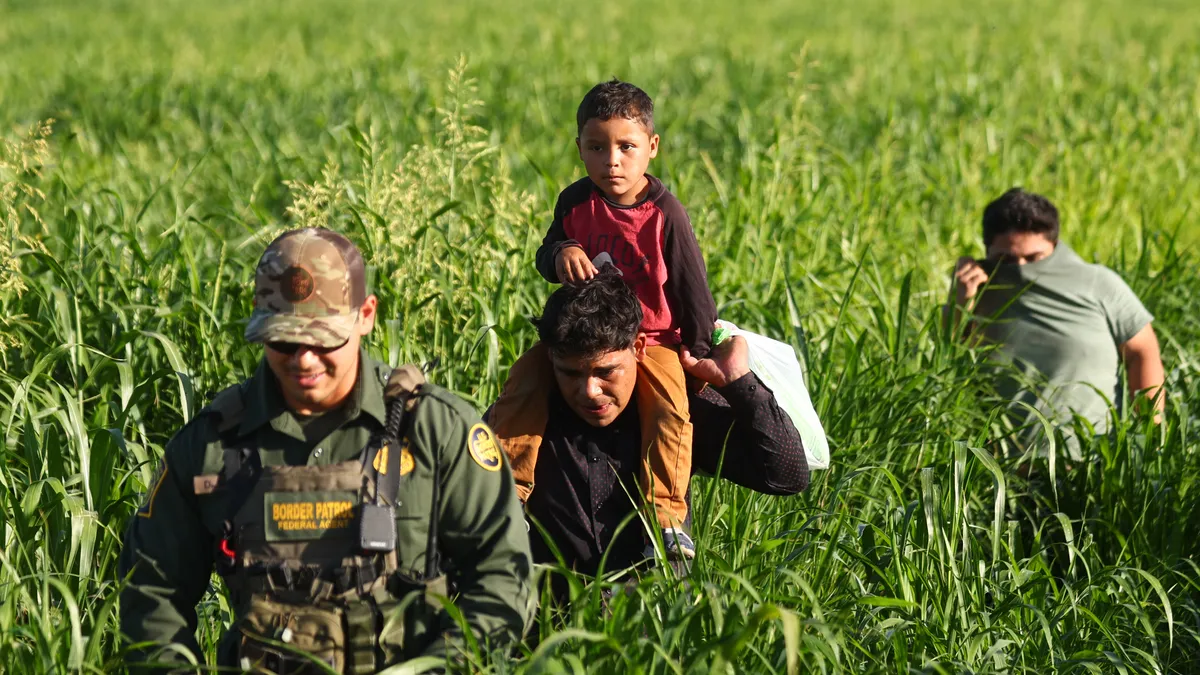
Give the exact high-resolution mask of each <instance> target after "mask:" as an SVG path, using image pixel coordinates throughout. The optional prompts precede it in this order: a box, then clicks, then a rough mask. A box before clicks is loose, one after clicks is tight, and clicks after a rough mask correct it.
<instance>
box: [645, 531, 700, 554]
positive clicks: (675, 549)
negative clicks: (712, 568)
mask: <svg viewBox="0 0 1200 675" xmlns="http://www.w3.org/2000/svg"><path fill="white" fill-rule="evenodd" d="M662 539H663V546H665V547H666V549H667V559H668V560H691V559H692V558H695V557H696V545H695V544H694V543H692V538H691V537H689V536H688V535H687V532H684V531H683V530H681V529H679V528H677V527H664V528H663V531H662ZM642 555H644V556H645V557H647V558H653V557H654V544H650V545H648V546H646V550H645V552H644V553H643V554H642Z"/></svg>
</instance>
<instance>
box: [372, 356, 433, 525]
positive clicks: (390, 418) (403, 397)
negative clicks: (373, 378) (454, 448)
mask: <svg viewBox="0 0 1200 675" xmlns="http://www.w3.org/2000/svg"><path fill="white" fill-rule="evenodd" d="M423 384H425V375H424V374H422V373H421V370H420V369H419V368H417V367H416V366H412V365H404V366H400V367H399V368H396V369H395V370H393V371H392V374H391V376H390V377H388V381H387V384H386V385H385V386H384V397H385V398H386V399H387V401H388V409H387V420H386V422H385V423H384V427H383V434H382V436H381V437H380V438H379V439H378V440H377V441H376V442H374V443H371V444H369V445H368V446H367V447H368V448H370V447H371V446H375V447H379V448H382V447H384V446H389V452H388V453H387V456H386V458H385V461H384V463H383V464H380V465H376V464H375V463H374V462H370V463H369V464H368V462H369V461H370V457H369V456H370V455H374V454H375V453H364V456H363V467H364V469H365V468H368V467H369V468H370V470H371V471H373V472H374V477H375V503H376V504H379V503H380V502H383V503H385V504H395V503H396V496H397V494H398V493H399V492H400V455H401V453H400V448H401V446H402V445H403V443H404V437H405V435H406V434H407V433H408V427H409V418H410V417H411V414H412V413H413V412H414V411H415V410H416V405H417V398H418V397H417V394H418V392H420V390H421V385H423ZM381 469H382V470H381Z"/></svg>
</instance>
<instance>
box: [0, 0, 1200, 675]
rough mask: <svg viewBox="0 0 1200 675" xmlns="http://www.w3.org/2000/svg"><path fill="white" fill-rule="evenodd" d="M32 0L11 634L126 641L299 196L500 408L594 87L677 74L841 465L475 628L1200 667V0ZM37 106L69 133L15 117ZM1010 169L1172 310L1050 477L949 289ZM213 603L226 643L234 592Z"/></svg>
mask: <svg viewBox="0 0 1200 675" xmlns="http://www.w3.org/2000/svg"><path fill="white" fill-rule="evenodd" d="M0 17H3V20H0V54H3V57H0V128H2V129H3V132H4V137H5V138H7V139H10V140H11V141H12V143H11V144H9V145H5V146H4V147H5V150H4V153H5V154H4V155H3V158H2V159H0V197H2V199H0V209H2V210H0V224H2V226H3V231H2V232H0V254H2V255H0V348H2V349H3V351H2V352H0V371H2V372H0V430H2V432H3V436H2V438H3V462H2V463H0V513H2V514H3V530H2V531H3V539H4V541H3V547H2V549H0V670H3V671H5V672H13V673H16V672H85V671H86V672H113V671H118V670H120V668H121V665H120V663H121V648H122V647H121V644H120V643H119V640H118V637H117V634H116V614H117V607H116V594H115V591H116V589H117V588H118V587H119V580H118V579H117V578H116V573H115V560H116V556H117V552H118V550H119V545H120V535H121V532H122V530H123V528H124V524H125V521H126V519H127V517H128V516H129V515H130V514H131V512H132V511H133V510H134V509H135V508H136V507H137V505H138V503H139V501H140V494H141V493H142V491H143V490H144V488H145V485H146V484H147V483H148V482H149V480H150V478H151V475H152V472H153V470H154V465H155V462H156V460H157V458H158V456H159V455H160V454H161V452H162V446H163V444H164V443H165V442H166V440H167V439H168V438H169V437H170V435H171V434H172V433H173V432H174V430H175V429H177V428H178V427H179V426H180V425H182V424H183V423H184V422H186V421H187V420H188V419H189V418H190V416H191V415H193V414H195V413H196V411H198V410H199V408H200V407H201V406H202V405H203V404H204V402H205V401H206V400H207V399H208V397H209V396H210V395H211V394H212V393H213V392H215V391H218V390H220V389H221V388H222V387H224V386H226V385H227V384H229V383H232V382H235V381H237V380H238V379H240V378H243V377H245V376H246V375H247V374H248V373H249V372H251V370H252V368H253V366H254V364H255V363H256V361H257V359H258V358H259V354H258V352H257V351H256V350H255V349H254V348H252V347H251V346H249V345H247V344H245V343H244V341H243V340H242V338H241V333H242V330H243V327H244V323H243V322H244V320H245V318H246V317H247V315H248V314H249V310H250V290H249V289H250V284H251V283H252V269H253V265H254V262H255V260H256V259H257V257H258V255H259V254H260V253H261V250H262V248H263V246H265V244H266V242H267V241H269V239H270V238H271V237H272V236H273V235H274V234H275V233H277V232H279V231H281V230H282V229H284V228H287V227H291V226H293V225H296V224H299V223H324V224H328V225H330V226H332V227H337V228H340V229H343V230H345V231H347V232H349V233H350V234H351V235H352V236H353V237H354V238H355V239H356V241H358V242H359V244H360V245H361V246H362V248H363V249H364V253H365V254H366V256H367V258H368V261H369V263H370V265H371V270H372V271H371V284H372V286H373V289H374V291H375V292H376V293H377V294H379V296H380V299H381V303H382V308H383V311H382V313H381V319H382V321H381V323H380V325H379V326H378V327H377V329H376V331H375V333H374V334H373V336H372V338H371V341H370V349H371V351H372V352H373V353H375V354H376V355H378V356H381V357H382V358H385V359H387V360H389V361H391V362H392V363H399V362H405V361H418V362H426V361H432V360H434V359H438V360H439V362H440V366H439V367H438V369H437V370H436V371H435V373H434V378H435V379H436V380H437V381H439V382H440V383H442V384H446V385H448V386H450V387H452V388H454V389H456V390H458V391H460V392H462V393H463V394H464V395H465V396H468V397H471V398H473V399H474V400H475V401H476V402H477V403H478V404H479V405H480V407H481V408H482V407H483V406H485V405H486V404H487V403H488V402H489V401H490V400H491V399H492V398H493V397H494V396H495V395H496V393H497V392H498V387H499V384H500V383H501V382H502V381H503V377H504V375H505V373H506V368H507V365H508V364H510V363H511V362H512V361H513V360H515V358H516V356H517V355H518V354H520V353H521V352H522V351H523V349H524V348H525V347H527V346H528V345H529V344H530V342H531V341H532V339H533V330H532V328H531V326H530V325H529V323H528V321H527V317H529V316H531V315H533V314H536V313H537V312H538V310H539V308H540V306H541V303H542V301H543V300H544V298H545V296H546V295H547V293H548V292H549V290H550V287H549V286H548V285H547V284H545V283H544V282H543V281H541V280H540V278H539V277H538V276H537V275H536V273H535V272H534V271H533V269H532V261H533V252H534V250H535V249H536V246H537V244H538V243H539V241H540V237H541V234H542V232H543V231H544V228H545V226H546V224H547V223H548V220H549V217H550V210H551V208H552V206H553V200H554V197H555V196H556V194H557V190H559V189H560V188H561V187H562V186H564V185H566V184H567V183H568V182H569V181H571V180H573V179H574V178H575V177H577V176H578V175H580V173H581V169H580V167H579V165H578V161H577V158H576V157H575V156H574V148H573V142H572V138H573V133H574V127H573V121H572V120H573V114H574V107H575V105H576V104H577V102H578V99H579V98H580V97H581V96H582V94H583V92H584V91H586V89H587V88H588V87H589V86H590V85H591V84H593V83H594V82H596V81H598V80H600V79H604V78H607V77H610V76H613V75H617V76H620V77H622V78H624V79H629V80H632V81H634V82H637V83H639V84H641V85H642V86H644V87H645V88H646V89H647V90H648V91H649V92H650V93H651V95H652V96H654V97H655V101H656V104H657V108H658V120H657V122H658V126H659V130H660V132H661V133H662V134H663V150H662V153H661V154H660V157H659V159H658V160H656V161H655V163H654V164H653V165H652V170H653V171H655V172H657V173H658V174H659V175H661V176H662V177H663V178H664V179H665V180H666V182H667V183H668V184H669V185H670V186H671V188H672V189H673V190H674V191H675V192H676V194H678V195H679V196H680V197H681V199H682V201H683V202H684V203H685V205H686V206H687V207H688V209H689V211H690V213H691V216H692V219H693V222H694V225H695V228H696V231H697V234H698V237H699V240H700V243H701V247H702V249H703V250H704V253H705V255H706V258H707V260H708V265H709V275H710V284H711V286H712V288H713V292H714V294H715V296H716V298H717V300H718V303H719V304H720V308H721V314H722V316H723V317H725V318H728V319H731V320H733V321H735V322H736V323H738V324H739V325H742V326H745V327H747V328H749V329H751V330H756V331H759V332H762V333H764V334H768V335H772V336H774V337H777V338H780V339H785V340H788V341H791V342H792V343H793V344H794V345H795V346H796V347H797V349H798V350H799V351H800V353H801V354H802V355H803V358H804V361H805V364H806V367H807V377H808V384H809V386H810V389H811V391H812V393H813V397H814V402H815V403H816V406H817V408H818V411H819V412H820V414H821V417H822V420H823V421H824V423H825V426H826V430H827V432H828V434H829V436H830V439H831V442H832V444H833V448H834V453H833V459H834V467H833V468H832V469H831V470H829V471H825V472H820V473H816V474H814V477H813V484H812V486H811V487H810V489H809V491H808V492H807V493H805V494H803V495H801V496H798V497H795V498H770V497H765V496H762V495H757V494H754V493H751V492H748V491H745V490H742V489H739V488H734V487H732V486H730V485H728V484H725V483H723V482H721V481H714V480H706V479H699V480H697V481H695V483H694V485H695V487H694V498H695V499H694V509H695V515H696V534H697V536H698V541H699V543H700V548H701V551H700V555H699V557H698V559H697V562H696V568H697V569H696V574H695V575H694V576H693V577H692V579H691V581H690V583H688V584H683V583H680V582H679V581H678V580H677V579H674V578H672V577H671V576H669V575H667V576H654V575H651V578H650V579H649V580H648V581H647V582H645V583H643V584H642V585H640V586H638V588H637V589H636V590H635V591H634V592H632V593H628V594H627V593H625V592H623V591H622V590H621V589H623V588H624V586H623V581H624V579H623V578H616V579H605V580H601V581H599V582H595V583H589V580H586V579H580V578H576V577H574V576H573V575H568V576H570V577H571V579H572V581H573V584H574V586H573V587H574V589H575V593H576V599H575V602H573V603H572V604H571V605H570V606H569V607H567V608H563V609H561V610H555V609H553V608H551V607H549V606H547V607H545V608H544V609H543V610H542V616H543V620H542V621H541V622H540V623H539V626H538V628H537V631H538V634H537V635H535V636H531V639H530V640H529V642H528V643H527V645H526V646H525V648H524V649H523V650H521V651H522V652H523V656H524V658H522V659H520V660H517V661H513V660H510V659H507V658H493V656H494V655H489V654H486V653H479V652H476V651H472V652H471V653H470V654H467V655H465V658H467V659H468V662H469V663H471V664H472V666H473V667H474V668H476V669H479V670H489V671H492V672H498V673H510V672H539V673H540V672H546V673H551V672H573V673H574V672H641V673H683V672H713V671H719V672H788V673H794V672H826V673H833V672H855V673H857V672H880V673H884V672H887V673H906V672H964V671H970V672H1004V673H1015V672H1029V673H1045V672H1089V673H1090V672H1101V673H1107V672H1113V673H1143V672H1144V673H1166V672H1196V671H1197V667H1196V666H1195V665H1194V664H1196V663H1200V606H1198V599H1200V568H1198V567H1197V563H1196V557H1197V553H1198V552H1200V551H1198V544H1197V542H1198V541H1200V524H1198V522H1200V521H1198V520H1197V518H1196V514H1197V513H1200V503H1198V502H1200V497H1198V486H1197V485H1196V481H1197V478H1198V477H1200V455H1198V453H1200V431H1198V429H1197V419H1198V418H1197V413H1196V411H1195V409H1194V407H1195V405H1196V403H1195V402H1196V401H1198V400H1200V378H1198V376H1197V370H1198V367H1200V365H1198V364H1200V346H1198V345H1200V323H1198V322H1197V319H1196V317H1197V316H1200V301H1198V300H1197V299H1196V296H1195V295H1194V293H1193V290H1194V288H1195V284H1196V279H1197V278H1200V258H1198V257H1197V254H1196V251H1195V246H1196V244H1197V243H1200V229H1198V228H1197V227H1196V226H1195V224H1194V223H1193V220H1194V214H1193V205H1192V203H1193V201H1194V199H1192V197H1194V196H1195V195H1197V194H1200V179H1198V178H1197V174H1196V173H1195V172H1194V171H1193V170H1192V166H1193V165H1194V164H1195V159H1194V157H1195V148H1197V147H1200V115H1198V113H1197V111H1198V110H1200V90H1198V89H1197V85H1196V81H1197V80H1196V77H1195V74H1196V73H1197V72H1200V48H1198V47H1197V44H1196V42H1195V39H1194V36H1195V34H1196V32H1197V29H1198V28H1200V10H1198V9H1197V8H1195V7H1194V6H1193V5H1192V4H1191V3H1184V2H1163V3H1157V4H1155V5H1153V6H1146V7H1134V6H1127V5H1126V4H1125V3H1120V2H1116V1H1115V0H1102V1H1101V2H1079V1H1074V2H1070V1H1069V2H1065V3H1048V2H1033V1H1031V0H1018V1H1017V2H1010V3H1000V2H991V1H988V2H984V3H982V4H979V5H978V6H970V7H968V6H965V5H962V6H960V5H959V4H958V3H952V2H947V1H946V0H918V1H917V2H913V3H900V2H888V1H885V0H856V1H855V2H851V3H842V4H833V5H830V4H807V5H806V4H801V3H792V2H784V1H782V0H766V1H765V2H761V3H756V4H754V5H747V6H732V7H731V6H726V5H724V4H723V3H717V2H713V1H711V0H701V2H699V3H696V4H694V5H690V6H688V7H687V8H686V9H685V8H681V7H676V6H674V5H672V4H667V3H644V2H643V3H633V2H627V1H625V0H621V1H620V2H617V3H608V4H604V5H597V6H588V7H570V6H560V3H552V2H548V1H546V0H521V1H520V2H517V3H511V4H506V5H493V4H487V3H480V2H464V3H457V4H452V5H447V4H445V3H442V4H434V5H419V6H410V5H398V4H392V3H383V2H375V1H369V0H355V1H353V2H345V3H338V4H325V3H317V2H314V1H312V0H300V1H299V2H289V3H282V2H261V3H254V4H242V3H228V2H214V3H208V4H203V5H198V4H193V3H182V2H177V1H176V0H168V1H167V2H160V3H145V2H134V1H132V0H130V1H118V0H105V1H102V2H96V3H87V4H78V5H75V4H71V3H60V2H43V3H25V2H11V1H10V2H0ZM48 118H53V119H55V120H56V121H55V122H54V125H53V133H52V134H51V135H50V136H49V139H48V145H46V146H45V147H42V146H39V145H38V144H37V142H36V138H37V137H38V136H37V134H36V133H35V134H34V136H33V139H34V140H33V141H29V142H22V141H21V140H20V139H24V138H28V136H27V135H26V133H25V131H24V130H25V129H27V128H29V127H30V125H35V124H37V123H39V122H40V121H41V120H45V119H48ZM10 131H11V133H9V132H10ZM1014 184H1021V185H1024V186H1026V187H1028V188H1030V189H1034V190H1037V191H1040V192H1043V193H1046V194H1047V195H1048V196H1050V197H1051V198H1052V199H1053V200H1054V201H1055V202H1056V203H1057V204H1058V206H1059V207H1060V210H1061V211H1062V213H1063V214H1064V225H1063V228H1064V237H1065V238H1066V239H1067V240H1068V241H1069V242H1070V243H1071V244H1072V245H1073V246H1074V247H1075V248H1076V249H1077V250H1079V251H1080V252H1081V254H1082V255H1084V256H1085V257H1088V258H1092V259H1096V260H1099V261H1101V262H1105V263H1107V264H1110V265H1111V266H1113V267H1114V268H1115V269H1117V270H1118V271H1120V272H1121V273H1122V275H1123V276H1124V277H1125V278H1126V279H1127V280H1128V281H1129V282H1130V284H1131V285H1132V286H1133V288H1134V289H1135V290H1136V291H1137V292H1138V293H1139V295H1140V296H1141V297H1142V299H1143V300H1144V301H1145V303H1146V305H1147V306H1148V307H1149V308H1150V309H1151V311H1152V312H1154V314H1155V315H1156V321H1155V327H1156V330H1157V331H1158V333H1159V336H1160V339H1161V341H1162V342H1163V346H1164V356H1165V361H1166V365H1167V371H1168V386H1169V390H1170V399H1169V402H1168V409H1167V412H1166V415H1165V418H1164V422H1163V424H1162V425H1160V426H1155V425H1154V424H1152V423H1151V422H1150V421H1149V420H1147V419H1145V418H1144V417H1140V416H1137V415H1134V414H1128V415H1127V416H1126V418H1125V419H1124V420H1123V421H1122V422H1121V424H1119V425H1117V428H1116V429H1115V430H1114V431H1113V432H1111V433H1110V434H1108V435H1105V436H1101V437H1097V438H1092V437H1090V436H1088V435H1087V434H1086V433H1085V442H1084V447H1085V449H1086V450H1087V454H1088V457H1089V459H1088V461H1086V462H1084V463H1082V464H1079V465H1077V466H1073V467H1070V468H1068V467H1067V466H1066V465H1065V463H1064V462H1063V460H1062V459H1061V458H1056V459H1055V461H1053V462H1048V461H1043V462H1041V463H1038V464H1037V467H1036V468H1037V470H1036V471H1035V473H1034V475H1033V476H1032V477H1031V478H1028V479H1026V478H1023V477H1021V475H1020V474H1019V473H1018V472H1017V471H1016V461H1015V460H1014V459H1010V458H1008V457H1006V456H1003V455H1000V454H999V453H996V452H995V451H994V448H995V447H996V440H997V439H999V438H1000V437H1002V436H1003V435H1004V432H1005V430H1004V428H1003V424H1002V423H1001V421H1000V420H999V418H998V415H997V414H996V413H995V410H996V408H997V405H998V403H999V402H998V401H996V400H995V399H994V398H993V395H992V393H991V391H990V389H989V387H988V373H989V372H990V371H989V368H990V366H989V365H988V362H987V359H986V355H985V354H983V353H980V352H975V351H972V350H970V349H968V348H967V347H965V346H963V345H960V344H956V343H954V342H953V341H952V340H949V339H947V337H946V335H945V334H944V332H943V331H942V329H941V327H940V325H939V323H938V320H937V319H938V316H939V313H938V305H939V304H940V303H941V302H943V301H944V300H945V299H946V297H947V277H948V272H949V266H950V264H951V263H952V262H953V260H954V258H955V257H957V256H958V255H960V254H962V253H968V254H969V253H979V252H980V250H979V245H978V243H977V239H978V228H977V223H978V219H979V212H980V210H981V209H982V206H983V205H984V204H985V203H986V201H987V200H988V199H989V198H991V197H993V196H995V195H996V194H999V193H1000V192H1002V191H1003V190H1004V189H1006V188H1008V187H1009V186H1011V185H1014ZM31 208H32V210H31ZM738 452H739V448H737V447H730V448H728V449H727V461H737V453H738ZM628 526H630V527H637V526H638V525H637V523H630V524H629V525H628ZM562 573H564V572H562V571H561V570H555V569H554V568H553V566H552V567H551V568H550V569H548V570H546V574H548V575H553V574H562ZM609 590H613V591H616V592H613V593H608V592H606V591H609ZM610 595H611V597H609V596H610ZM201 616H202V621H201V628H200V630H201V633H202V636H201V644H203V645H205V646H206V647H207V648H208V649H209V653H208V655H207V657H208V658H211V656H212V653H211V652H212V646H213V645H214V644H215V639H216V637H217V636H218V635H219V632H220V630H221V627H222V625H223V622H225V621H227V620H228V607H227V605H226V604H225V603H224V600H223V598H222V597H221V596H220V594H219V593H213V594H210V596H209V597H208V598H207V599H206V600H205V603H204V605H203V607H202V612H201Z"/></svg>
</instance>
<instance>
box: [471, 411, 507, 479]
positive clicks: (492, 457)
mask: <svg viewBox="0 0 1200 675" xmlns="http://www.w3.org/2000/svg"><path fill="white" fill-rule="evenodd" d="M467 450H469V451H470V452H471V459H473V460H475V463H476V464H478V465H479V466H482V467H483V468H485V469H487V470H488V471H499V470H500V464H501V463H502V460H501V458H500V446H499V445H497V444H496V436H495V434H493V433H492V430H491V429H489V428H488V426H487V425H486V424H484V423H482V422H480V423H479V424H476V425H475V426H473V427H471V430H470V431H468V432H467Z"/></svg>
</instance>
